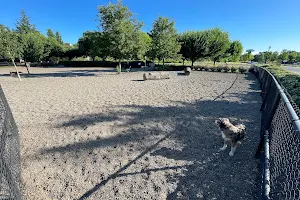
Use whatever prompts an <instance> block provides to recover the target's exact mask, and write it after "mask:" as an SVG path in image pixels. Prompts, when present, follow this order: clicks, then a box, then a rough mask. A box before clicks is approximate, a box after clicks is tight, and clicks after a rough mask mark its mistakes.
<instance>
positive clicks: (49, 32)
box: [47, 28, 56, 38]
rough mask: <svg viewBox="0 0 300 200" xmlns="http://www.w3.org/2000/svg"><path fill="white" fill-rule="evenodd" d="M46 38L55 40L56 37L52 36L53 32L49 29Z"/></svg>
mask: <svg viewBox="0 0 300 200" xmlns="http://www.w3.org/2000/svg"><path fill="white" fill-rule="evenodd" d="M47 37H48V38H56V36H55V35H54V33H53V31H52V30H51V29H50V28H49V29H47Z"/></svg>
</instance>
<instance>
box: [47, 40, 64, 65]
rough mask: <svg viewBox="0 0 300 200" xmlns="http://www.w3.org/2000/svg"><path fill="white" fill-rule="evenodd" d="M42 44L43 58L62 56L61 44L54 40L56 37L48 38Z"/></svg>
mask: <svg viewBox="0 0 300 200" xmlns="http://www.w3.org/2000/svg"><path fill="white" fill-rule="evenodd" d="M44 45H45V46H44V59H47V60H49V59H50V57H62V56H63V53H64V49H63V46H62V45H61V44H60V43H59V42H58V41H57V40H56V38H52V37H50V38H48V39H47V40H46V42H45V44H44Z"/></svg>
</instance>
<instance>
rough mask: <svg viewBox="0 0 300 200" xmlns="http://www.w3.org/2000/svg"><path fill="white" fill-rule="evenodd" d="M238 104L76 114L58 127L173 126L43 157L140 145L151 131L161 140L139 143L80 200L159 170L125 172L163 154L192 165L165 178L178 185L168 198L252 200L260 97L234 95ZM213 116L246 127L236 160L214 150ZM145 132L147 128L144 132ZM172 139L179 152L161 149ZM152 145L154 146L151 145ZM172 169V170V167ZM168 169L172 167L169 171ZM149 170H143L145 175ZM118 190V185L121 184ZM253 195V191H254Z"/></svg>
mask: <svg viewBox="0 0 300 200" xmlns="http://www.w3.org/2000/svg"><path fill="white" fill-rule="evenodd" d="M238 96H239V97H240V98H241V102H243V103H238V102H229V101H222V100H217V101H209V100H206V101H198V102H194V103H183V102H182V103H181V106H170V107H153V106H132V105H127V106H124V107H123V108H130V109H131V108H134V109H138V112H122V111H120V112H113V113H109V114H108V115H105V116H104V117H103V116H101V114H99V115H93V116H91V115H88V116H80V117H78V118H76V119H74V120H71V121H69V122H67V123H64V124H61V125H60V126H66V127H69V126H75V127H76V126H79V127H82V124H81V123H80V122H82V121H85V122H87V123H85V125H86V126H88V125H89V124H95V123H101V122H102V121H103V120H111V121H114V120H115V121H117V120H118V118H117V117H116V116H129V120H128V121H127V122H126V124H122V125H119V126H129V127H130V126H132V125H136V124H141V123H147V122H152V123H165V125H168V126H171V127H173V130H172V131H169V132H168V131H162V130H159V129H157V128H156V129H150V128H144V129H143V128H141V129H138V130H132V129H129V130H128V131H127V132H125V133H123V134H122V135H121V136H120V135H119V136H114V137H111V138H108V139H99V140H93V141H83V142H78V143H74V144H69V145H67V146H61V147H53V148H50V149H44V150H42V152H41V153H42V154H48V153H63V154H65V153H69V154H72V153H73V152H74V151H75V150H78V149H80V150H84V151H85V150H86V151H89V150H91V149H96V148H104V147H106V146H113V145H127V144H129V143H132V142H138V143H140V141H145V140H147V138H148V137H149V135H148V134H149V132H150V133H155V134H157V135H158V136H159V137H160V138H161V139H158V141H156V142H154V141H150V142H149V143H151V142H152V145H148V146H146V148H145V146H144V144H145V143H143V142H141V144H140V146H139V145H137V146H135V148H136V149H139V150H141V149H143V151H142V152H141V154H140V155H139V156H137V157H136V158H135V159H133V160H132V161H130V162H129V163H127V164H126V165H124V166H123V167H121V168H119V170H116V172H115V173H113V174H111V175H110V176H108V177H107V178H106V179H105V180H103V181H100V182H99V183H97V184H96V185H95V186H94V187H93V188H91V189H90V190H89V191H86V192H85V193H84V194H82V196H81V197H80V198H79V199H85V198H88V197H90V196H92V195H95V196H93V197H97V190H99V189H100V188H101V187H104V186H105V184H106V183H107V182H109V181H110V180H112V179H116V178H118V177H126V176H135V175H136V174H139V173H149V172H155V171H159V170H168V169H169V168H166V169H164V168H161V169H146V170H145V171H137V172H135V173H125V172H124V171H125V170H126V169H127V168H129V167H130V166H132V165H134V164H135V162H136V161H137V160H139V159H141V158H142V157H143V156H144V155H145V154H148V153H150V155H151V156H162V157H166V158H168V159H174V160H186V161H191V162H193V164H191V165H187V166H185V168H186V172H185V174H183V175H182V176H180V177H178V176H169V177H168V181H169V182H178V184H177V188H176V190H175V191H173V192H171V193H170V194H168V199H177V198H189V199H214V198H216V199H251V198H255V197H256V196H255V195H254V196H253V193H255V192H256V191H257V186H256V182H255V181H256V178H257V177H256V176H257V175H258V172H257V169H256V167H257V164H256V161H255V160H254V158H253V156H254V153H255V148H256V144H257V142H258V135H259V122H260V115H259V106H260V103H257V102H255V101H250V100H251V97H252V100H258V99H259V93H250V94H247V95H238ZM218 117H229V118H231V119H232V120H233V121H235V123H238V122H243V123H244V124H245V125H246V127H247V139H246V140H245V142H244V143H243V145H242V146H241V147H239V148H238V150H237V153H236V155H235V157H229V156H228V151H225V152H218V148H219V147H221V146H222V139H221V137H220V136H218V135H215V134H214V133H216V132H218V130H217V128H216V127H215V125H214V120H215V119H216V118H218ZM146 129H147V130H146ZM169 139H172V140H176V141H178V142H179V143H181V144H183V146H184V148H183V149H182V150H175V149H173V148H172V147H171V146H163V145H161V144H160V143H162V142H163V141H164V140H169ZM153 143H154V144H153ZM175 168H176V167H175ZM170 169H172V167H171V168H170ZM147 170H148V171H147ZM119 187H122V185H120V186H119ZM255 194H256V193H255Z"/></svg>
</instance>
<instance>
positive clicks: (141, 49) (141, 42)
mask: <svg viewBox="0 0 300 200" xmlns="http://www.w3.org/2000/svg"><path fill="white" fill-rule="evenodd" d="M137 39H138V45H137V46H136V55H135V58H137V59H144V58H145V56H146V55H147V53H148V51H149V50H150V45H151V42H152V39H151V37H150V36H149V35H148V34H147V33H145V32H140V33H139V37H138V38H137Z"/></svg>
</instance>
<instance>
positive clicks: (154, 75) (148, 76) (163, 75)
mask: <svg viewBox="0 0 300 200" xmlns="http://www.w3.org/2000/svg"><path fill="white" fill-rule="evenodd" d="M143 79H144V81H145V80H161V79H170V74H169V73H168V72H150V73H144V74H143Z"/></svg>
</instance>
